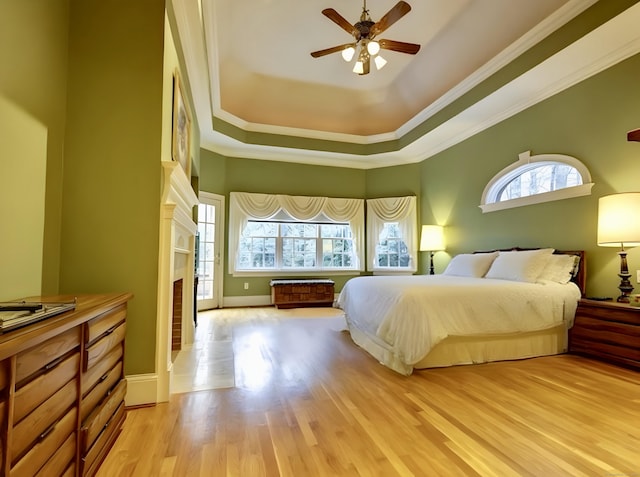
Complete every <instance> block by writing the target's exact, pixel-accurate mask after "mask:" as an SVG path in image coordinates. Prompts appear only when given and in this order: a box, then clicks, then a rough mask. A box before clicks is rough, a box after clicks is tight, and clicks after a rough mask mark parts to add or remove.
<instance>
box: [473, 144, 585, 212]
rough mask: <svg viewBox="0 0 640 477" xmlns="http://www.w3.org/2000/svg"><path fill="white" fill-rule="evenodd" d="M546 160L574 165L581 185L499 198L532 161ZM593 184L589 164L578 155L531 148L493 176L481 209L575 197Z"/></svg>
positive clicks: (540, 162)
mask: <svg viewBox="0 0 640 477" xmlns="http://www.w3.org/2000/svg"><path fill="white" fill-rule="evenodd" d="M544 163H555V164H558V163H560V164H566V165H568V166H571V167H573V168H575V169H576V170H577V171H578V173H579V174H580V176H581V177H582V185H579V186H573V187H565V188H563V189H558V190H554V191H550V192H543V193H541V194H533V195H529V196H526V197H518V198H516V199H510V200H504V201H497V199H498V194H499V193H500V192H501V191H502V188H503V187H505V186H506V185H507V184H508V183H509V182H511V181H512V180H513V179H515V178H516V177H517V176H518V175H520V174H522V173H523V172H525V170H526V169H527V168H529V167H531V166H532V165H533V164H544ZM592 187H593V182H591V173H590V172H589V170H588V169H587V167H586V166H585V165H584V164H583V163H582V162H581V161H579V160H578V159H576V158H575V157H572V156H567V155H565V154H537V155H535V156H532V155H531V151H525V152H522V153H520V154H519V155H518V160H517V161H516V162H514V163H513V164H511V165H509V166H507V167H505V168H504V169H502V170H501V171H500V172H498V173H497V174H496V175H495V176H493V177H492V178H491V180H490V181H489V183H488V184H487V185H486V186H485V188H484V191H483V192H482V198H481V200H480V205H479V207H480V209H482V213H483V214H485V213H488V212H495V211H497V210H505V209H512V208H515V207H523V206H525V205H532V204H540V203H543V202H551V201H555V200H562V199H570V198H573V197H582V196H585V195H590V194H591V188H592Z"/></svg>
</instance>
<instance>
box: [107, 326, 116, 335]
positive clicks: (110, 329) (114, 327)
mask: <svg viewBox="0 0 640 477" xmlns="http://www.w3.org/2000/svg"><path fill="white" fill-rule="evenodd" d="M117 327H118V325H113V326H112V327H111V328H109V329H108V330H107V331H105V335H110V334H111V333H113V332H114V331H116V328H117Z"/></svg>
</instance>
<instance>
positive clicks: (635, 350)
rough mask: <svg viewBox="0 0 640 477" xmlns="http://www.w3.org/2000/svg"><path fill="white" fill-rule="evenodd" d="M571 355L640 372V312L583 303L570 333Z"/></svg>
mask: <svg viewBox="0 0 640 477" xmlns="http://www.w3.org/2000/svg"><path fill="white" fill-rule="evenodd" d="M569 352H570V353H576V354H581V355H585V356H590V357H593V358H598V359H602V360H605V361H610V362H612V363H615V364H620V365H623V366H628V367H632V368H636V369H639V370H640V308H635V307H632V306H630V305H628V304H626V303H617V302H612V301H596V300H588V299H582V300H580V301H579V303H578V309H577V311H576V318H575V322H574V325H573V327H572V328H571V329H570V330H569Z"/></svg>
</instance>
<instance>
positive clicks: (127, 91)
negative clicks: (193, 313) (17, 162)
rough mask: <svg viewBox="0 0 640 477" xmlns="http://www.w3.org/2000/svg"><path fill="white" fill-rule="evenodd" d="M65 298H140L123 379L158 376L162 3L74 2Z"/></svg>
mask: <svg viewBox="0 0 640 477" xmlns="http://www.w3.org/2000/svg"><path fill="white" fill-rule="evenodd" d="M70 18H71V20H70V30H69V45H70V48H69V86H68V106H67V131H68V133H67V137H66V142H65V163H64V190H63V208H62V241H61V244H62V247H61V252H60V257H61V260H60V262H61V273H60V291H61V292H62V293H78V294H80V293H102V292H116V291H129V292H133V293H134V299H133V300H132V301H131V302H130V307H129V319H128V321H127V337H126V339H127V348H126V353H127V355H126V360H125V363H126V370H125V371H126V374H139V373H148V372H153V370H154V369H155V336H156V308H157V288H158V282H157V275H158V238H159V198H160V170H161V168H160V157H161V133H162V88H163V44H164V21H165V10H164V2H162V1H157V0H137V1H135V2H131V1H129V0H113V1H109V2H104V1H103V0H72V2H71V17H70Z"/></svg>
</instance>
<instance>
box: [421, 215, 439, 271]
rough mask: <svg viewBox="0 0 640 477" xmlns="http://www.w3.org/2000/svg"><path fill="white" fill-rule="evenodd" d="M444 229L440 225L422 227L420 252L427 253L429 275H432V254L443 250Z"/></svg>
mask: <svg viewBox="0 0 640 477" xmlns="http://www.w3.org/2000/svg"><path fill="white" fill-rule="evenodd" d="M444 249H445V246H444V229H443V227H442V226H441V225H423V226H422V233H421V234H420V251H421V252H429V275H434V273H435V272H434V268H433V253H434V252H438V251H440V250H444Z"/></svg>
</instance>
